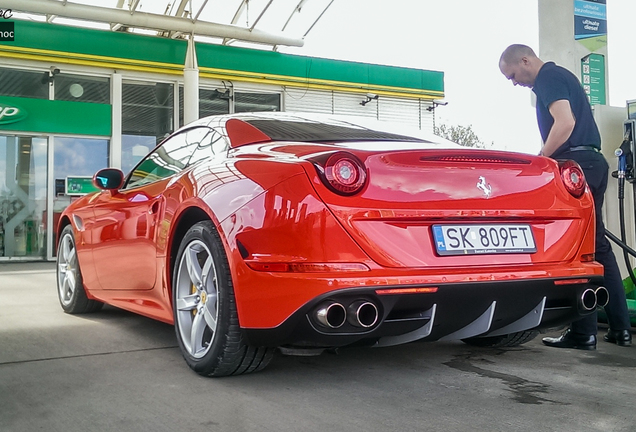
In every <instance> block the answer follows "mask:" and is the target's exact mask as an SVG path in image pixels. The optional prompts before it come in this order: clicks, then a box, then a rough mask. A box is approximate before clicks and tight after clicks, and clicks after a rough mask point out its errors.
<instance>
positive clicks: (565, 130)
mask: <svg viewBox="0 0 636 432" xmlns="http://www.w3.org/2000/svg"><path fill="white" fill-rule="evenodd" d="M548 110H549V111H550V114H551V115H552V118H553V119H554V124H553V125H552V129H550V133H549V134H548V138H547V139H546V140H545V143H544V144H543V148H542V149H541V154H542V155H544V156H551V155H552V154H553V153H554V152H555V151H556V150H557V149H558V148H559V147H561V145H562V144H563V143H564V142H566V141H567V140H568V138H570V135H571V134H572V131H573V130H574V125H575V124H576V120H575V119H574V114H572V108H571V107H570V102H569V101H568V100H567V99H560V100H558V101H554V102H552V103H551V104H550V106H549V107H548Z"/></svg>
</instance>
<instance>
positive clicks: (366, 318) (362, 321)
mask: <svg viewBox="0 0 636 432" xmlns="http://www.w3.org/2000/svg"><path fill="white" fill-rule="evenodd" d="M347 321H349V324H351V325H352V326H355V327H362V328H369V327H372V326H373V325H374V324H375V323H376V322H378V308H377V307H376V306H375V305H374V304H373V303H371V302H370V301H366V300H357V301H354V302H353V303H351V304H350V305H349V307H348V308H347Z"/></svg>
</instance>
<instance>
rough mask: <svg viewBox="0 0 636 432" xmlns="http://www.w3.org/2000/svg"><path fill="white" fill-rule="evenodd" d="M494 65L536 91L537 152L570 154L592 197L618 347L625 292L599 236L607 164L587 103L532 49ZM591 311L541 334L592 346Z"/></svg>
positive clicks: (625, 329)
mask: <svg viewBox="0 0 636 432" xmlns="http://www.w3.org/2000/svg"><path fill="white" fill-rule="evenodd" d="M499 69H500V70H501V73H502V74H504V76H505V77H506V78H507V79H509V80H510V81H512V83H513V84H514V85H520V86H522V87H528V88H531V89H532V91H533V92H534V93H535V94H536V96H537V106H536V109H537V122H538V124H539V131H540V132H541V138H542V139H543V146H542V148H541V153H540V154H542V155H544V156H548V157H551V158H554V159H572V160H574V161H576V162H578V164H579V165H580V166H581V168H582V169H583V173H584V174H585V179H586V180H587V183H588V185H589V188H590V190H591V191H592V195H593V197H594V205H595V212H596V251H595V256H596V260H597V261H598V262H600V263H601V264H603V266H604V268H605V287H606V288H607V290H608V291H609V293H610V300H609V303H608V304H607V306H605V311H606V313H607V318H608V321H609V325H610V328H609V330H608V332H607V334H606V335H604V336H603V340H605V341H606V342H610V343H615V344H617V345H619V346H629V345H631V342H632V334H631V331H630V328H631V324H630V321H629V314H628V311H627V302H626V300H625V291H624V288H623V282H622V279H621V275H620V271H619V269H618V265H617V264H616V258H615V257H614V253H613V252H612V247H611V245H610V243H609V241H608V240H607V238H605V226H604V225H603V218H602V213H601V208H602V207H603V200H604V197H605V189H606V188H607V172H608V169H609V166H608V164H607V161H606V160H605V158H604V157H603V154H602V153H601V135H600V133H599V131H598V127H597V126H596V122H595V121H594V117H593V115H592V108H591V107H590V103H589V101H588V98H587V95H586V94H585V91H584V90H583V87H582V86H581V83H580V82H579V80H578V78H577V77H576V76H575V75H574V74H573V73H571V72H570V71H568V70H567V69H565V68H563V67H561V66H557V65H556V64H554V63H553V62H543V61H542V60H541V59H539V58H538V57H537V55H536V54H535V53H534V51H533V50H532V48H530V47H528V46H526V45H510V46H509V47H508V48H506V50H505V51H504V52H503V54H502V55H501V58H500V59H499ZM597 333H598V327H597V316H596V313H593V314H591V315H588V316H586V317H584V318H582V319H580V320H578V321H575V322H573V323H572V324H571V326H570V328H568V329H567V330H566V331H565V332H564V333H563V334H562V335H561V336H560V337H546V338H543V343H544V344H546V345H547V346H551V347H556V348H576V349H584V350H594V349H596V334H597Z"/></svg>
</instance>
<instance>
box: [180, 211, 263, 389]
mask: <svg viewBox="0 0 636 432" xmlns="http://www.w3.org/2000/svg"><path fill="white" fill-rule="evenodd" d="M172 291H173V296H172V297H173V298H172V300H173V311H174V324H175V331H176V334H177V341H178V343H179V348H180V349H181V353H182V355H183V358H184V359H185V361H186V363H187V364H188V366H190V368H191V369H192V370H194V371H195V372H196V373H198V374H200V375H204V376H210V377H220V376H228V375H240V374H243V373H250V372H256V371H259V370H261V369H263V368H264V367H265V366H267V365H268V364H269V362H270V361H271V359H272V357H273V355H274V349H273V348H264V347H252V346H249V345H247V343H246V342H245V340H244V338H243V334H242V332H241V329H240V326H239V321H238V313H237V311H236V299H235V297H234V287H233V285H232V277H231V274H230V269H229V264H228V261H227V257H226V256H225V250H224V249H223V244H222V243H221V239H220V237H219V234H218V232H217V230H216V229H215V228H214V225H213V224H212V222H210V221H203V222H199V223H197V224H195V225H194V226H192V228H190V229H189V230H188V232H187V233H186V235H185V237H184V238H183V240H182V241H181V245H180V247H179V252H178V254H177V260H176V264H175V267H174V269H173V279H172Z"/></svg>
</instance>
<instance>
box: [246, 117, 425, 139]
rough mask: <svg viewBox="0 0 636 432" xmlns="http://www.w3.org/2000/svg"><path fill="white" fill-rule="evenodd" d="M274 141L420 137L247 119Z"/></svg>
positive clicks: (341, 126) (344, 125) (343, 126)
mask: <svg viewBox="0 0 636 432" xmlns="http://www.w3.org/2000/svg"><path fill="white" fill-rule="evenodd" d="M245 122H246V123H249V124H250V125H252V126H254V127H255V128H257V129H258V130H260V131H261V132H263V133H264V134H266V135H267V136H269V137H270V138H271V139H272V140H273V141H299V142H338V141H340V142H342V141H411V142H428V141H425V140H423V139H420V138H415V137H411V136H406V135H399V134H394V133H390V132H382V131H377V130H373V129H367V128H364V127H362V126H358V125H355V124H348V123H339V124H331V123H315V122H300V121H288V120H256V119H253V120H246V121H245Z"/></svg>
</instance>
